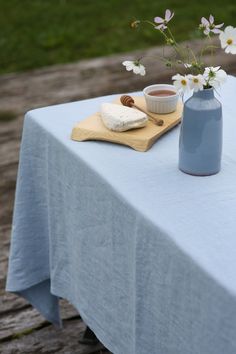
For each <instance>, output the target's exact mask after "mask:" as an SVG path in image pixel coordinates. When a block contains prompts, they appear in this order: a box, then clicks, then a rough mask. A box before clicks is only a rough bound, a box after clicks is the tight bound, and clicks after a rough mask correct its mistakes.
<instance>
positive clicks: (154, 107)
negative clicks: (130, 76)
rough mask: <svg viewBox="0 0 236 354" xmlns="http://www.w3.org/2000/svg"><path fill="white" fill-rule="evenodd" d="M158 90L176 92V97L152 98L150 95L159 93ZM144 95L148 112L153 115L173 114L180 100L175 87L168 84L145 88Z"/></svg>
mask: <svg viewBox="0 0 236 354" xmlns="http://www.w3.org/2000/svg"><path fill="white" fill-rule="evenodd" d="M158 90H168V91H174V92H175V95H170V96H163V97H160V96H159V97H158V96H151V95H149V94H148V93H149V92H151V91H158ZM143 94H144V97H145V100H146V105H147V110H148V111H149V112H153V113H159V114H165V113H171V112H174V111H175V110H176V107H177V103H178V100H179V94H178V92H177V91H176V88H175V87H174V85H168V84H156V85H151V86H147V87H145V89H144V90H143Z"/></svg>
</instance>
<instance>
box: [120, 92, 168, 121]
mask: <svg viewBox="0 0 236 354" xmlns="http://www.w3.org/2000/svg"><path fill="white" fill-rule="evenodd" d="M120 102H121V103H122V104H123V106H127V107H135V108H137V109H138V110H139V111H141V112H143V113H145V114H146V115H147V116H148V117H149V120H150V121H151V122H153V123H154V124H156V125H163V123H164V121H163V119H160V118H157V117H154V116H152V115H151V114H150V113H148V112H146V111H145V110H143V109H142V108H140V107H139V106H137V105H136V104H135V103H134V99H133V98H132V97H131V96H128V95H123V96H121V98H120Z"/></svg>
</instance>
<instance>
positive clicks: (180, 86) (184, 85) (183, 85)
mask: <svg viewBox="0 0 236 354" xmlns="http://www.w3.org/2000/svg"><path fill="white" fill-rule="evenodd" d="M172 80H174V82H173V85H174V86H175V87H176V89H177V90H178V91H181V92H186V91H188V90H189V79H188V77H187V76H186V75H180V74H176V75H174V76H172Z"/></svg>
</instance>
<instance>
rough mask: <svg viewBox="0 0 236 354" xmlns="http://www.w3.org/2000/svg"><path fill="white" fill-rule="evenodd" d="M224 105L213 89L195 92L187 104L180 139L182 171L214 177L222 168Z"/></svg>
mask: <svg viewBox="0 0 236 354" xmlns="http://www.w3.org/2000/svg"><path fill="white" fill-rule="evenodd" d="M221 153H222V106H221V103H220V102H219V101H218V100H217V99H216V98H215V96H214V91H213V89H212V88H211V89H205V90H201V91H198V92H195V93H194V94H193V96H192V97H190V98H189V99H188V100H187V101H186V102H185V103H184V111H183V119H182V123H181V131H180V140H179V169H180V170H181V171H183V172H185V173H188V174H191V175H195V176H210V175H213V174H216V173H218V172H219V171H220V168H221Z"/></svg>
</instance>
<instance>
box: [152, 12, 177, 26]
mask: <svg viewBox="0 0 236 354" xmlns="http://www.w3.org/2000/svg"><path fill="white" fill-rule="evenodd" d="M173 17H174V12H171V11H170V10H169V9H167V10H166V12H165V18H162V17H159V16H157V17H155V18H154V22H155V23H157V24H158V26H156V27H155V28H156V29H159V30H161V31H164V30H165V29H166V28H167V26H166V25H167V24H168V22H169V21H170V20H171V19H172V18H173Z"/></svg>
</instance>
